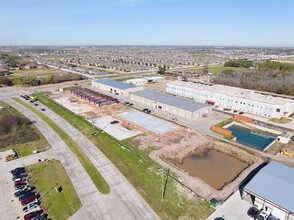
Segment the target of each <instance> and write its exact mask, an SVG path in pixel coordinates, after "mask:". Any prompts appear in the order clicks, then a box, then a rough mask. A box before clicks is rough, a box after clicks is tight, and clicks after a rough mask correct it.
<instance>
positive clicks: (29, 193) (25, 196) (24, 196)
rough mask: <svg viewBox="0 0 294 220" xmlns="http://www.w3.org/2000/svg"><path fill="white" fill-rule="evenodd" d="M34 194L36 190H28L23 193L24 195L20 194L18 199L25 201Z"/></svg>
mask: <svg viewBox="0 0 294 220" xmlns="http://www.w3.org/2000/svg"><path fill="white" fill-rule="evenodd" d="M32 195H35V192H34V191H28V192H26V193H25V194H23V195H22V196H20V197H19V198H18V201H23V200H25V199H26V198H28V197H29V196H32Z"/></svg>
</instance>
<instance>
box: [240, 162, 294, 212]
mask: <svg viewBox="0 0 294 220" xmlns="http://www.w3.org/2000/svg"><path fill="white" fill-rule="evenodd" d="M244 191H246V192H247V193H249V194H254V195H256V197H260V198H262V199H263V200H264V201H269V202H270V203H273V204H275V205H277V207H281V208H283V209H285V210H288V211H289V212H290V213H294V169H292V168H290V167H287V166H284V165H282V164H280V163H277V162H271V163H269V164H268V165H266V166H265V167H264V168H262V169H261V170H260V171H259V172H258V173H257V174H256V175H255V176H254V177H253V179H252V180H251V181H250V182H249V183H248V184H247V185H246V186H245V188H244Z"/></svg>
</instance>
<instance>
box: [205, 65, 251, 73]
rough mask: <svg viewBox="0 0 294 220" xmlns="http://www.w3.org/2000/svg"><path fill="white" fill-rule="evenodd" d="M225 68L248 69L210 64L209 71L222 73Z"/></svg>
mask: <svg viewBox="0 0 294 220" xmlns="http://www.w3.org/2000/svg"><path fill="white" fill-rule="evenodd" d="M224 70H239V71H244V70H248V69H246V68H236V67H226V66H221V65H219V66H208V72H210V73H212V74H221V73H222V71H224Z"/></svg>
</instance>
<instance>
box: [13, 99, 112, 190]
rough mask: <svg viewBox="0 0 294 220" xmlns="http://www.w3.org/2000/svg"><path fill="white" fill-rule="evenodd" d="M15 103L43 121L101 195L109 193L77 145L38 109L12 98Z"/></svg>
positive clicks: (106, 185) (103, 181) (104, 182)
mask: <svg viewBox="0 0 294 220" xmlns="http://www.w3.org/2000/svg"><path fill="white" fill-rule="evenodd" d="M13 99H14V100H15V101H16V102H18V103H20V104H22V105H23V106H25V107H26V108H28V109H30V110H31V111H32V112H34V113H35V114H36V115H38V116H39V117H40V118H41V119H42V120H44V121H45V122H46V123H47V124H48V125H49V126H50V127H51V128H52V129H53V130H54V131H55V132H56V133H57V134H58V135H59V136H60V138H61V139H62V140H63V141H64V142H65V143H66V144H67V146H68V147H69V148H70V149H71V150H72V152H73V153H74V154H75V155H76V157H77V158H78V160H79V161H80V163H81V164H82V165H83V167H84V168H85V170H86V172H87V173H88V174H89V176H90V178H91V179H92V181H93V183H94V184H95V186H96V187H97V189H98V190H99V192H101V193H103V194H107V193H109V192H110V187H109V185H108V183H107V182H106V181H105V180H104V178H103V177H102V176H101V174H100V173H99V172H98V171H97V169H96V167H95V166H94V165H93V164H92V162H91V161H90V160H89V158H88V157H87V156H86V155H85V154H84V152H83V151H82V150H81V149H80V148H79V146H78V145H76V143H75V142H74V141H73V140H72V139H71V138H70V137H69V136H68V135H67V134H66V133H65V132H64V131H63V130H62V129H61V128H59V127H58V126H57V125H56V124H55V123H54V122H53V121H52V120H51V119H50V118H48V117H47V116H46V115H44V114H43V113H42V112H40V111H39V110H38V109H35V108H33V107H32V106H30V105H28V104H26V103H25V102H23V101H21V100H20V99H18V98H13Z"/></svg>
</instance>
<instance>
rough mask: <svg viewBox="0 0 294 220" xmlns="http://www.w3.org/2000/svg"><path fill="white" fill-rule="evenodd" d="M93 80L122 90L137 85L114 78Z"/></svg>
mask: <svg viewBox="0 0 294 220" xmlns="http://www.w3.org/2000/svg"><path fill="white" fill-rule="evenodd" d="M92 82H96V83H100V84H104V85H107V86H110V87H114V88H117V89H120V90H126V89H130V88H136V87H137V86H134V85H131V84H127V83H123V82H119V81H116V80H112V79H96V80H93V81H92Z"/></svg>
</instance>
